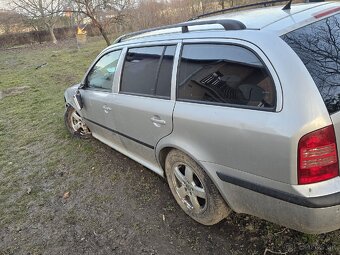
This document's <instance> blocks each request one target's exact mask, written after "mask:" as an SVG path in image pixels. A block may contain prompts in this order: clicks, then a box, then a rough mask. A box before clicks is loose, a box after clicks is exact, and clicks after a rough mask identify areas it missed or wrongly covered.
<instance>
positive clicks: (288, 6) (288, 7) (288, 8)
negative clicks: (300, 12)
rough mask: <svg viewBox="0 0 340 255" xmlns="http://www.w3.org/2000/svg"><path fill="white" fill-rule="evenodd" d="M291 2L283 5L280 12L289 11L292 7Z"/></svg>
mask: <svg viewBox="0 0 340 255" xmlns="http://www.w3.org/2000/svg"><path fill="white" fill-rule="evenodd" d="M292 2H293V0H289V2H288V3H287V4H286V5H285V7H283V8H282V10H284V11H285V10H290V9H291V6H292Z"/></svg>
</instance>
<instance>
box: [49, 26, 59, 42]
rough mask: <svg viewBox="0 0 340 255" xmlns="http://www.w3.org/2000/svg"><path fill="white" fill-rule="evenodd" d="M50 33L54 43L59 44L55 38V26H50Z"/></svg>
mask: <svg viewBox="0 0 340 255" xmlns="http://www.w3.org/2000/svg"><path fill="white" fill-rule="evenodd" d="M48 31H49V32H50V35H51V39H52V42H53V43H54V44H57V42H58V41H57V38H56V37H55V34H54V29H53V26H48Z"/></svg>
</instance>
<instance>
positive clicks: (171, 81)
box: [117, 41, 178, 100]
mask: <svg viewBox="0 0 340 255" xmlns="http://www.w3.org/2000/svg"><path fill="white" fill-rule="evenodd" d="M168 46H174V47H175V54H174V58H173V64H172V70H171V80H170V95H169V96H159V95H149V94H142V93H134V92H125V91H122V90H121V88H122V81H123V74H124V67H125V63H126V57H127V55H128V52H129V50H130V49H138V48H149V47H163V51H162V55H161V57H160V60H159V64H157V74H156V76H155V78H156V79H155V84H156V85H157V82H158V79H159V73H160V66H161V64H162V61H163V57H164V54H165V51H166V47H168ZM177 51H178V42H177V41H176V42H168V43H163V42H160V43H152V44H145V45H144V44H142V45H128V46H127V47H126V51H125V54H124V61H123V64H122V68H121V72H120V76H119V77H120V79H119V88H118V91H117V93H118V94H121V95H130V96H140V97H148V98H157V99H163V100H172V90H173V84H172V83H173V73H174V71H175V70H174V67H175V65H176V68H177V63H176V56H177Z"/></svg>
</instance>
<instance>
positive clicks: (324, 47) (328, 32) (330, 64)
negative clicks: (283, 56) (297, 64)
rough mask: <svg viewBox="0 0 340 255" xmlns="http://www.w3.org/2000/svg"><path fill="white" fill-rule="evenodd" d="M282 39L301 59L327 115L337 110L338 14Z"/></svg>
mask: <svg viewBox="0 0 340 255" xmlns="http://www.w3.org/2000/svg"><path fill="white" fill-rule="evenodd" d="M282 39H283V40H284V41H285V42H286V43H288V44H289V45H290V47H291V48H292V49H293V50H294V51H295V52H296V54H297V55H298V56H299V57H300V58H301V60H302V62H303V63H304V64H305V66H306V67H307V69H308V71H309V73H310V74H311V76H312V78H313V80H314V82H315V84H316V86H317V87H318V89H319V91H320V94H321V96H322V98H323V100H324V102H325V104H326V107H327V109H328V112H329V113H334V112H337V111H339V110H340V14H337V15H334V16H331V17H329V18H326V19H323V20H320V21H318V22H315V23H312V24H310V25H307V26H305V27H302V28H299V29H297V30H295V31H292V32H290V33H288V34H286V35H284V36H282Z"/></svg>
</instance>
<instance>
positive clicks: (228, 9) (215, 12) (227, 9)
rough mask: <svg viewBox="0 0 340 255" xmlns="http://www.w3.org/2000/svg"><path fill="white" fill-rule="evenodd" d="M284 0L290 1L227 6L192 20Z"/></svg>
mask: <svg viewBox="0 0 340 255" xmlns="http://www.w3.org/2000/svg"><path fill="white" fill-rule="evenodd" d="M283 2H288V0H273V1H266V2H259V3H254V4H246V5H240V6H235V7H231V8H226V9H222V10H218V11H213V12H207V13H204V14H201V15H198V16H196V17H194V18H191V19H190V20H196V19H200V18H203V17H206V16H210V15H213V14H218V13H224V12H228V11H235V10H240V9H244V8H250V7H257V6H267V5H268V4H276V3H283Z"/></svg>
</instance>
